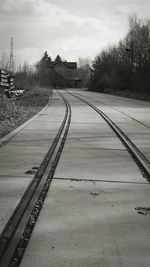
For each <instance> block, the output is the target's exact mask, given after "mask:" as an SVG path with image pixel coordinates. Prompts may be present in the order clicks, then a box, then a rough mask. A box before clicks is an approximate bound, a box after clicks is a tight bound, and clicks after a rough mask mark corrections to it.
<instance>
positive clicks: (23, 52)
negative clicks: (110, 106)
mask: <svg viewBox="0 0 150 267" xmlns="http://www.w3.org/2000/svg"><path fill="white" fill-rule="evenodd" d="M149 11H150V0H0V50H1V51H2V50H3V51H8V49H9V46H10V37H11V36H13V37H14V55H15V57H16V59H17V61H19V60H20V61H24V60H26V61H28V62H29V63H34V62H36V61H37V60H39V59H40V58H41V56H42V54H43V53H44V51H48V53H49V55H50V56H51V57H52V59H54V58H55V57H56V55H57V54H60V56H61V57H62V58H64V59H66V60H68V61H73V60H75V61H77V59H78V58H79V57H91V58H94V57H95V56H96V55H97V54H98V53H99V52H100V50H101V49H102V48H105V47H107V45H108V44H113V43H116V42H118V41H119V40H120V39H122V38H123V37H124V36H125V34H126V32H127V30H128V16H129V15H130V14H132V13H134V12H135V13H136V14H137V15H138V17H139V18H145V17H147V18H149Z"/></svg>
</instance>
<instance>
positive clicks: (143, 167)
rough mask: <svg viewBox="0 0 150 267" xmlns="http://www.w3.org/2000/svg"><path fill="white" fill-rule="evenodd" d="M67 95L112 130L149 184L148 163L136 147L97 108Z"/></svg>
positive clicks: (149, 165) (149, 168) (149, 166)
mask: <svg viewBox="0 0 150 267" xmlns="http://www.w3.org/2000/svg"><path fill="white" fill-rule="evenodd" d="M67 93H68V94H70V95H72V96H74V97H76V98H78V99H79V100H80V101H82V102H84V103H85V104H87V105H88V106H90V107H91V108H92V109H94V110H95V111H96V112H97V113H98V114H99V115H100V116H101V117H102V118H103V119H104V120H105V121H106V122H107V123H108V125H109V126H110V127H111V128H112V130H113V131H114V132H115V133H116V135H117V136H118V137H119V139H120V140H121V141H122V143H123V145H124V146H125V147H126V148H127V150H128V152H129V153H130V154H131V156H132V158H133V159H134V161H135V162H136V164H137V165H138V167H139V169H140V171H141V173H142V175H143V177H144V178H146V179H147V180H148V181H149V182H150V162H149V160H148V159H147V158H146V157H145V156H144V155H143V153H142V152H141V151H140V150H139V149H138V148H137V146H136V145H135V144H134V143H133V142H132V141H131V140H130V139H129V137H128V136H127V135H126V134H125V133H124V132H123V131H122V130H121V129H120V128H119V127H118V126H117V125H116V124H115V123H114V122H113V121H112V120H111V119H110V118H109V117H108V116H107V115H106V114H105V113H104V112H103V111H101V110H100V109H99V108H97V107H95V106H94V105H93V104H91V103H89V102H88V101H86V100H85V99H83V98H82V97H79V96H78V95H76V94H74V93H70V92H68V91H67Z"/></svg>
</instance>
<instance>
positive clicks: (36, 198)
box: [0, 92, 71, 267]
mask: <svg viewBox="0 0 150 267" xmlns="http://www.w3.org/2000/svg"><path fill="white" fill-rule="evenodd" d="M59 94H60V96H61V98H62V99H63V101H64V104H65V107H66V111H65V116H64V119H63V122H62V124H61V126H60V128H59V130H58V132H57V135H56V137H55V139H54V141H53V143H52V146H51V147H50V149H49V151H48V152H47V154H46V156H45V158H44V160H43V161H42V163H41V165H40V167H39V170H38V172H37V173H36V174H35V176H34V178H33V180H32V182H31V183H30V185H29V187H28V188H27V190H26V192H25V194H24V196H23V197H22V199H21V200H20V203H19V204H18V206H17V208H16V209H15V211H14V212H13V214H12V216H11V217H10V219H9V221H8V223H7V224H6V226H5V228H4V230H3V232H2V233H1V235H0V266H1V267H10V266H15V267H16V266H19V264H20V261H21V259H22V256H23V254H24V250H25V248H26V246H27V244H28V241H29V238H30V236H31V233H32V230H33V228H34V225H35V223H36V220H37V218H38V215H39V213H40V210H41V207H42V205H43V203H44V199H45V197H46V194H47V192H48V189H49V187H50V184H51V181H52V178H53V175H54V172H55V169H56V167H57V164H58V161H59V158H60V155H61V153H62V150H63V147H64V144H65V141H66V137H67V134H68V130H69V126H70V121H71V107H70V104H69V102H68V101H67V100H66V98H65V97H64V96H63V95H62V94H61V93H60V92H59Z"/></svg>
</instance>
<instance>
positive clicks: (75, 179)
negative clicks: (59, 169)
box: [53, 177, 148, 185]
mask: <svg viewBox="0 0 150 267" xmlns="http://www.w3.org/2000/svg"><path fill="white" fill-rule="evenodd" d="M53 180H61V181H71V182H74V181H75V182H91V183H96V182H99V183H121V184H137V185H148V183H146V182H133V181H119V180H118V181H117V180H103V179H99V180H98V179H85V178H69V177H53Z"/></svg>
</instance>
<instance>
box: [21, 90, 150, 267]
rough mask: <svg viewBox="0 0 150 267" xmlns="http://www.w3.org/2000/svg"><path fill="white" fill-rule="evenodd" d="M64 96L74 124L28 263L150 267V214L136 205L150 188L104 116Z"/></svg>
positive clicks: (54, 266) (53, 266) (28, 252)
mask: <svg viewBox="0 0 150 267" xmlns="http://www.w3.org/2000/svg"><path fill="white" fill-rule="evenodd" d="M83 94H85V95H86V92H83ZM64 95H65V96H66V97H67V98H68V100H69V102H70V103H71V106H72V120H71V127H70V130H69V134H68V138H67V141H66V144H65V148H64V150H63V153H62V155H61V158H60V161H59V164H58V166H57V169H56V172H55V174H54V178H53V181H52V184H51V187H50V190H49V192H48V196H47V198H46V200H45V203H44V206H43V208H42V210H41V213H40V216H39V219H38V222H37V224H36V225H35V228H34V231H33V234H32V236H31V239H30V241H29V245H28V247H27V249H26V251H25V254H24V257H23V259H22V262H21V265H20V266H21V267H28V266H30V267H32V266H36V267H41V266H44V267H49V266H51V267H62V266H64V267H76V266H79V267H120V266H122V267H131V266H132V267H141V266H142V267H149V261H150V256H149V250H150V235H149V231H150V224H149V214H147V215H143V214H140V213H138V211H137V210H136V208H137V207H139V206H142V207H149V206H150V201H149V196H150V186H149V184H148V183H147V181H146V180H145V179H144V178H143V177H142V175H141V173H140V172H139V169H138V167H137V165H136V164H135V162H134V161H133V160H132V159H131V157H130V155H129V154H128V152H127V151H126V149H125V148H124V147H123V145H122V143H121V142H120V141H119V140H118V139H117V137H116V135H115V134H114V133H113V131H112V130H111V129H110V128H109V126H108V125H107V124H106V123H105V122H104V121H103V119H102V118H101V117H100V116H99V115H98V114H97V113H96V112H94V111H93V110H92V109H91V108H90V107H87V106H86V105H85V104H83V103H82V102H80V101H79V100H77V99H75V98H74V97H72V96H67V94H66V93H64ZM87 96H89V94H88V93H87ZM88 100H89V99H88ZM121 116H122V115H121Z"/></svg>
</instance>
